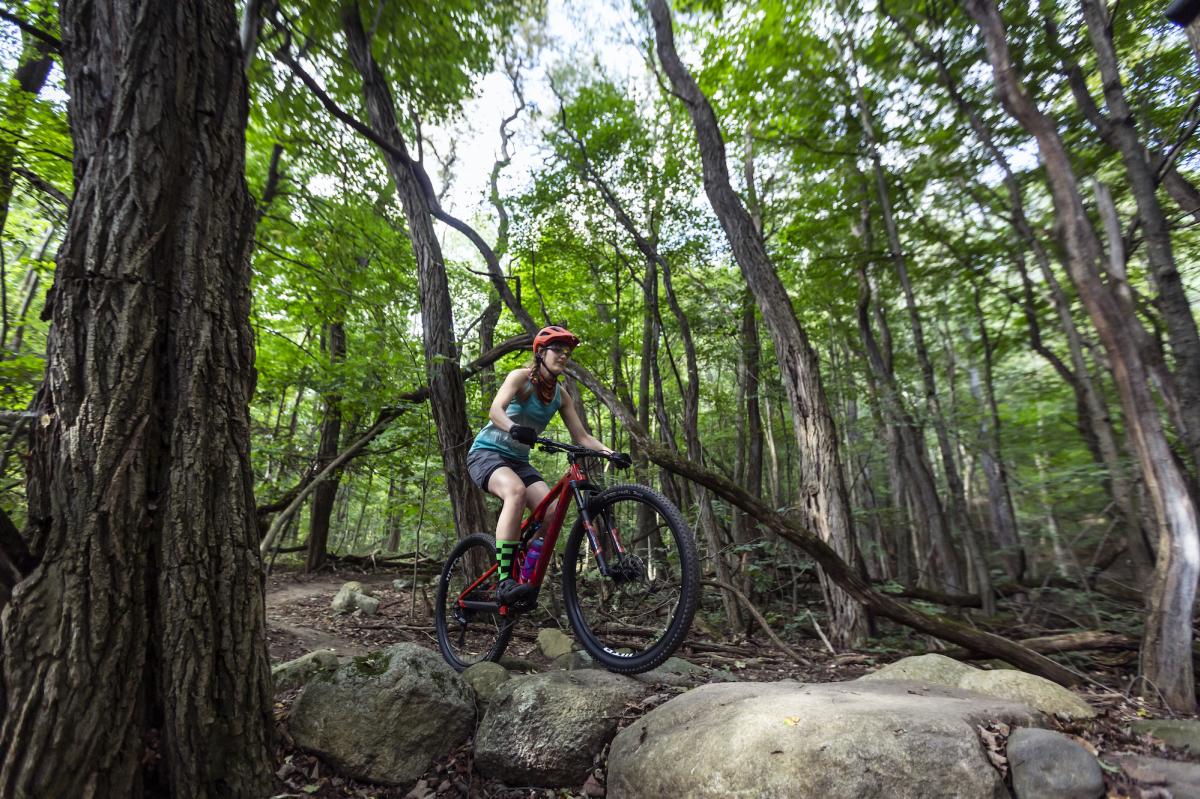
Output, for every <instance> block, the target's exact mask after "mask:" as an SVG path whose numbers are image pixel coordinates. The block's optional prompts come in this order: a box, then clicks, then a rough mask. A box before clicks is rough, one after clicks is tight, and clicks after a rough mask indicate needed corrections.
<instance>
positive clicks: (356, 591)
mask: <svg viewBox="0 0 1200 799" xmlns="http://www.w3.org/2000/svg"><path fill="white" fill-rule="evenodd" d="M365 594H366V591H365V590H364V589H363V584H362V583H360V582H358V581H357V580H351V581H350V582H348V583H342V587H341V588H339V589H338V592H337V593H336V594H334V597H333V601H332V602H330V603H329V606H330V607H331V608H332V609H333V612H334V613H350V612H352V611H353V610H354V609H355V608H357V607H358V604H357V598H358V596H360V595H365Z"/></svg>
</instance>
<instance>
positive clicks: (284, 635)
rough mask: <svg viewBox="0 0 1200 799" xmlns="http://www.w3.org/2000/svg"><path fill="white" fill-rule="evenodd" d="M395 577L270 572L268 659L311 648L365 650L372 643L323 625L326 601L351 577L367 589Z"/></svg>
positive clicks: (386, 583) (288, 656)
mask: <svg viewBox="0 0 1200 799" xmlns="http://www.w3.org/2000/svg"><path fill="white" fill-rule="evenodd" d="M397 577H398V575H396V574H393V573H384V574H319V575H316V576H314V577H308V576H303V575H293V574H280V575H277V576H273V577H272V578H270V580H269V581H268V585H267V628H268V633H269V637H270V643H271V659H272V660H288V659H291V658H292V657H296V656H298V655H300V654H303V653H305V652H311V651H313V650H314V649H334V650H337V652H338V653H339V654H342V655H363V654H366V653H367V652H369V651H370V650H371V649H372V648H373V647H371V646H369V645H366V644H364V642H362V641H356V640H354V639H352V638H350V637H347V636H344V635H339V634H338V633H337V632H336V630H330V629H323V626H324V625H326V624H327V622H326V619H327V618H328V607H329V604H328V603H329V601H330V600H331V599H332V598H333V595H334V594H336V593H337V591H338V589H339V588H341V587H342V585H343V584H344V583H347V582H350V581H351V580H357V581H358V582H360V583H362V584H363V586H364V587H365V588H367V589H368V590H370V589H372V588H376V587H381V586H390V585H391V583H392V580H394V579H396V578H397ZM318 624H321V625H322V626H317V625H318Z"/></svg>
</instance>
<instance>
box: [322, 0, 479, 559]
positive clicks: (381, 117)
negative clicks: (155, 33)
mask: <svg viewBox="0 0 1200 799" xmlns="http://www.w3.org/2000/svg"><path fill="white" fill-rule="evenodd" d="M342 27H343V30H344V32H345V35H346V44H347V49H348V50H349V55H350V60H351V62H352V63H353V64H354V66H355V68H356V69H357V70H358V72H359V74H360V75H361V76H362V83H363V95H364V97H365V98H366V108H367V114H368V116H369V118H370V122H371V127H372V128H373V129H374V130H375V132H376V134H377V135H379V136H380V137H382V138H383V140H384V141H386V142H387V143H388V144H389V149H386V150H383V156H384V160H385V161H386V162H387V166H388V170H389V171H390V172H391V175H392V182H393V183H394V184H395V186H396V190H397V192H398V193H399V195H400V202H401V204H402V205H403V206H404V216H405V219H406V220H407V222H408V235H409V238H410V239H411V240H412V245H413V252H414V254H415V255H416V261H417V284H418V290H419V292H420V301H421V330H422V334H423V335H422V339H423V343H424V347H425V372H426V375H427V376H428V378H429V391H430V401H429V407H430V410H432V412H433V420H434V424H435V426H436V427H437V435H438V443H439V444H440V445H441V449H442V471H443V474H444V475H445V480H446V493H447V494H448V495H449V497H450V505H451V508H452V510H453V514H454V527H455V530H456V531H457V532H458V536H459V537H460V538H462V537H464V536H466V535H469V534H471V533H474V532H479V531H481V530H485V529H487V528H488V527H490V526H491V525H490V524H489V522H488V519H487V513H486V509H485V508H484V504H483V494H482V492H480V491H479V489H477V488H476V487H475V486H474V485H473V484H472V483H471V481H470V478H469V476H468V474H467V450H468V448H469V445H470V442H471V437H472V436H471V429H470V426H469V425H468V424H467V396H466V389H465V387H464V385H463V380H462V374H461V372H460V371H459V367H458V349H457V347H456V346H455V342H454V319H453V315H452V305H451V302H450V289H449V286H448V284H447V281H446V264H445V261H444V260H443V258H442V248H441V244H440V243H439V242H438V238H437V236H436V234H435V233H434V230H433V221H432V219H431V218H430V214H431V213H432V210H431V205H430V199H429V197H428V196H427V193H426V191H425V189H424V187H423V186H422V185H421V183H420V181H419V180H418V178H417V176H416V175H415V174H414V173H413V169H412V166H411V163H412V162H411V158H410V157H409V156H408V150H407V148H406V146H405V143H404V138H403V136H402V135H401V133H400V128H399V126H398V125H397V124H396V110H395V106H394V105H393V102H392V96H391V91H390V89H389V87H388V85H387V81H386V80H385V79H384V76H383V73H382V72H381V71H380V69H379V65H378V64H377V63H376V62H375V57H374V55H373V54H372V53H371V47H370V42H369V41H368V39H367V35H366V32H365V31H364V30H363V25H362V18H361V17H360V16H359V10H358V3H357V2H354V0H350V2H346V3H344V4H343V5H342ZM397 155H399V156H401V157H397Z"/></svg>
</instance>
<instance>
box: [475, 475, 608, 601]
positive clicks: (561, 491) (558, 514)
mask: <svg viewBox="0 0 1200 799" xmlns="http://www.w3.org/2000/svg"><path fill="white" fill-rule="evenodd" d="M588 490H593V491H594V490H596V486H594V485H593V484H592V483H591V482H589V481H588V478H587V475H586V474H585V473H584V471H583V469H582V468H580V466H579V464H578V463H576V462H575V459H574V458H573V457H572V458H571V459H570V464H569V465H568V467H567V472H566V474H564V475H563V476H562V477H561V478H559V481H558V482H557V483H555V484H554V487H553V488H551V489H550V493H548V494H546V496H545V497H544V498H543V499H542V501H541V502H539V503H538V504H537V507H536V508H534V509H533V512H532V513H531V514H529V516H528V517H526V519H525V521H524V522H522V524H521V541H522V542H523V543H525V544H528V543H529V541H531V540H533V537H534V536H535V535H537V533H538V532H539V531H540V532H541V534H542V538H543V543H542V555H541V557H539V558H538V562H537V565H536V566H535V567H534V570H533V574H532V575H530V578H529V579H528V580H525V581H522V582H526V583H528V584H530V585H532V586H534V587H535V588H537V589H539V590H540V589H541V587H542V581H543V580H544V579H545V577H546V569H547V568H548V566H549V563H550V556H552V555H553V553H554V547H555V546H556V545H557V544H558V536H559V534H560V533H561V532H562V525H563V521H564V520H565V519H566V516H567V507H568V506H569V505H570V504H571V502H570V501H568V499H570V500H573V501H574V504H575V506H576V507H577V508H578V509H579V516H580V518H581V519H583V527H584V532H585V533H586V535H587V538H588V546H589V547H590V548H591V550H592V555H593V556H594V557H595V558H596V563H597V564H598V565H599V567H600V570H601V572H602V573H605V574H607V572H608V567H607V565H606V564H605V562H604V554H603V552H602V551H601V547H600V542H599V540H598V539H597V537H596V527H595V525H594V524H593V523H592V518H591V514H589V513H588V509H587V502H585V501H584V497H583V492H584V491H588ZM556 500H562V501H561V502H559V503H558V505H557V506H556V507H555V508H554V513H553V514H552V515H551V516H550V518H549V519H546V513H547V512H548V511H549V509H550V506H551V505H552V504H554V502H555V501H556ZM610 532H611V535H612V540H613V545H614V546H615V547H616V551H617V553H618V554H620V553H623V552H624V551H625V547H624V545H623V544H622V543H621V538H620V535H619V533H618V531H617V530H615V529H611V530H610ZM521 556H522V559H523V558H524V557H525V552H524V549H523V548H522V552H521ZM497 568H498V567H497V566H496V565H495V564H493V565H492V567H491V568H489V569H488V570H487V571H485V572H484V573H483V574H482V575H481V576H480V577H479V579H478V580H476V581H475V582H473V583H471V584H470V585H469V586H467V588H466V589H465V590H464V591H463V592H462V593H461V594H459V596H458V605H459V607H462V608H469V609H473V610H493V611H494V610H497V609H499V611H500V614H501V615H502V616H506V615H509V613H510V612H511V609H510V608H509V607H508V606H507V605H500V604H499V603H496V602H481V601H478V600H471V599H466V598H465V597H466V596H467V595H469V594H470V593H471V592H472V591H474V590H475V589H476V588H477V587H479V585H480V584H482V583H484V582H485V581H487V580H488V579H489V578H490V577H491V576H492V575H494V574H495V573H496V569H497Z"/></svg>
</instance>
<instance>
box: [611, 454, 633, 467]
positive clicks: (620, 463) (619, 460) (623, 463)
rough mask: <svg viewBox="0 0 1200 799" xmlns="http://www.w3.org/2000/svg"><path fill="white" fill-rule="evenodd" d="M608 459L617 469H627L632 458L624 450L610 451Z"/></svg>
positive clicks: (630, 464) (631, 462) (631, 463)
mask: <svg viewBox="0 0 1200 799" xmlns="http://www.w3.org/2000/svg"><path fill="white" fill-rule="evenodd" d="M608 459H609V461H611V462H612V465H613V466H616V467H617V468H618V469H628V468H629V467H630V466H632V465H633V459H632V458H630V457H629V454H628V453H625V452H610V453H608Z"/></svg>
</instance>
